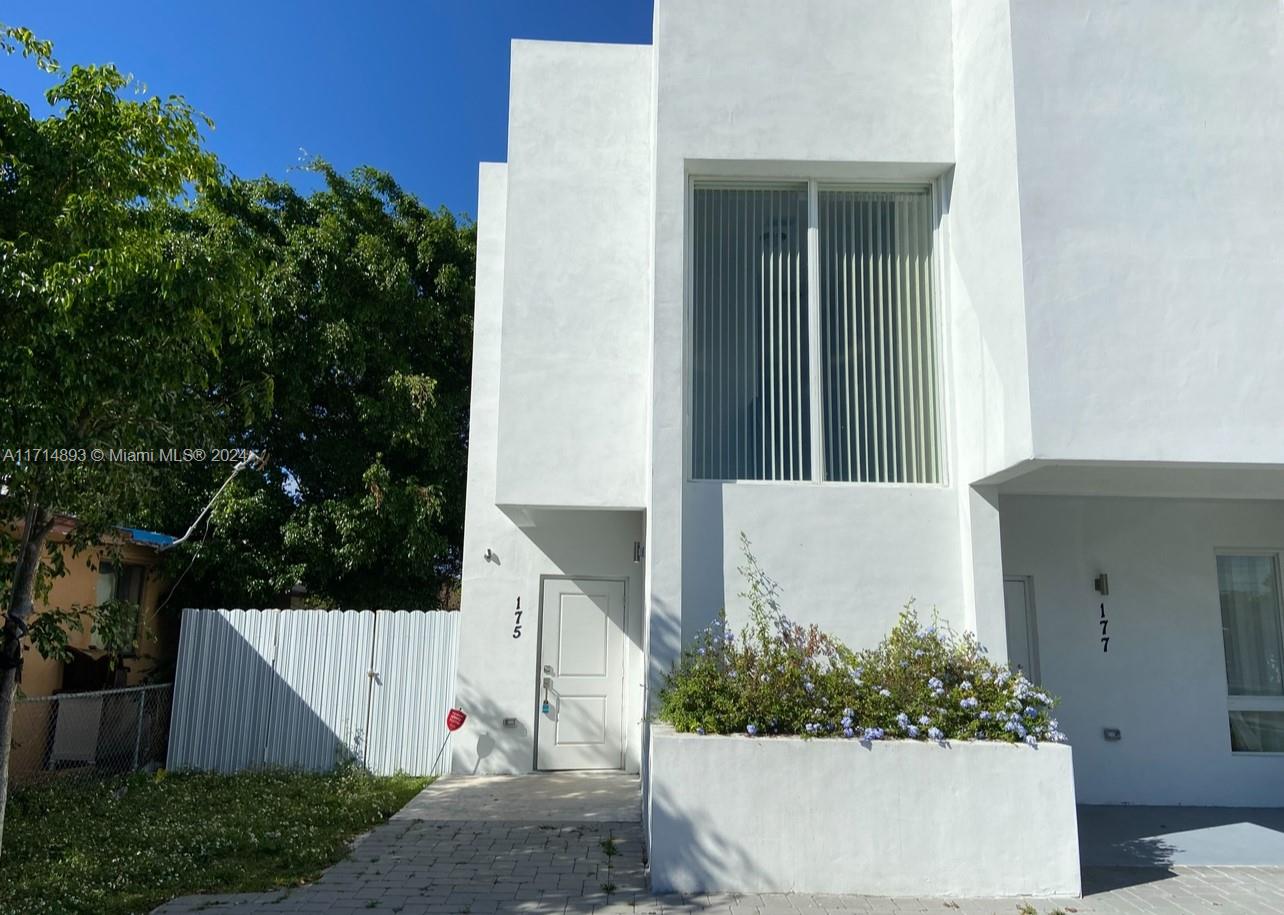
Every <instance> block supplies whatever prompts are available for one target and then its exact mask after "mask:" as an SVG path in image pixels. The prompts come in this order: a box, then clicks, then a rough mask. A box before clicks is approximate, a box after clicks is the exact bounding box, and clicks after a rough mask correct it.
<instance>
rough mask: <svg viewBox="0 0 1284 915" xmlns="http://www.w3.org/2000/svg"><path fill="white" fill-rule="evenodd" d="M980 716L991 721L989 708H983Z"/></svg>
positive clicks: (983, 719)
mask: <svg viewBox="0 0 1284 915" xmlns="http://www.w3.org/2000/svg"><path fill="white" fill-rule="evenodd" d="M978 717H979V718H980V719H981V720H982V721H989V720H990V711H989V709H981V714H980V715H979V716H978Z"/></svg>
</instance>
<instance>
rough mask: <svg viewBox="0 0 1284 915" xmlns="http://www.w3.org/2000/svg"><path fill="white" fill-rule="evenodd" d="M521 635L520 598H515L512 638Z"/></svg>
mask: <svg viewBox="0 0 1284 915" xmlns="http://www.w3.org/2000/svg"><path fill="white" fill-rule="evenodd" d="M521 637H522V599H521V598H520V597H519V598H517V609H516V610H514V611H513V638H515V639H520V638H521Z"/></svg>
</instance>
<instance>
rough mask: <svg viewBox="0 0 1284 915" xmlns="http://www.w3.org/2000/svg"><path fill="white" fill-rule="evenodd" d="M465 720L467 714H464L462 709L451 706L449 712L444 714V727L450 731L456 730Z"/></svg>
mask: <svg viewBox="0 0 1284 915" xmlns="http://www.w3.org/2000/svg"><path fill="white" fill-rule="evenodd" d="M467 720H468V716H467V715H465V714H464V712H463V710H462V709H457V708H452V709H451V710H450V712H449V714H447V715H446V727H447V728H449V729H450V730H452V731H458V730H459V729H460V728H462V727H463V726H464V722H465V721H467Z"/></svg>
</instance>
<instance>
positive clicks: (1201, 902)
mask: <svg viewBox="0 0 1284 915" xmlns="http://www.w3.org/2000/svg"><path fill="white" fill-rule="evenodd" d="M639 798H640V786H639V782H638V779H637V778H635V777H632V776H627V775H623V774H620V773H555V774H541V775H529V776H512V777H489V778H487V777H476V776H473V777H458V778H447V779H443V780H441V781H439V782H437V783H435V784H433V785H431V786H429V787H428V788H427V789H425V790H424V791H423V792H422V793H421V794H419V795H418V796H417V797H416V798H414V799H413V800H412V801H411V802H410V803H409V804H407V805H406V807H405V808H403V809H402V810H401V811H400V812H398V813H397V814H395V815H394V816H393V817H392V819H390V820H389V821H388V822H387V823H385V824H383V825H382V826H380V827H378V828H376V829H375V830H373V831H371V832H370V833H368V834H367V835H365V836H363V837H362V838H361V839H359V840H358V841H357V842H356V843H354V846H353V850H352V853H351V854H350V855H349V856H348V857H347V858H346V859H345V860H344V861H342V862H340V863H339V864H336V865H335V866H334V867H332V868H330V869H329V870H327V871H326V872H325V874H324V875H323V876H322V877H321V879H320V880H318V881H317V882H316V883H314V884H311V885H309V886H305V887H299V888H297V889H292V890H286V891H274V892H268V893H245V894H237V895H230V896H187V897H183V898H181V899H176V900H174V901H172V902H170V903H167V904H166V905H163V906H161V907H160V908H158V909H156V910H155V913H154V915H178V913H191V912H214V913H218V912H233V913H237V915H250V913H254V915H266V913H287V912H291V913H293V912H315V913H332V915H351V913H369V912H371V911H374V912H399V913H403V915H492V913H531V915H547V913H568V915H570V913H573V915H597V913H601V915H679V913H680V915H696V913H699V915H706V913H707V915H822V913H830V912H833V913H888V915H892V913H904V912H938V913H951V912H956V913H968V915H980V913H1003V915H1013V913H1017V912H1023V913H1025V915H1029V913H1030V912H1032V911H1033V912H1036V913H1039V915H1049V913H1054V912H1058V911H1060V912H1062V913H1066V915H1072V913H1096V915H1123V913H1130V915H1136V913H1160V915H1169V913H1171V915H1205V913H1219V915H1230V913H1241V912H1243V913H1248V912H1252V913H1274V915H1284V866H1280V860H1279V859H1276V858H1275V857H1273V855H1274V854H1275V853H1276V852H1275V850H1276V849H1277V844H1276V843H1278V842H1279V841H1280V838H1281V836H1284V823H1282V822H1281V814H1280V812H1279V811H1226V810H1222V811H1213V810H1209V809H1206V808H1084V809H1083V810H1082V811H1081V812H1080V828H1081V831H1083V830H1084V828H1085V825H1086V827H1087V830H1086V835H1087V839H1086V841H1087V842H1088V844H1087V845H1086V846H1085V849H1084V858H1085V866H1084V869H1083V884H1084V897H1083V898H1081V899H1029V900H1024V899H1016V898H1008V899H939V898H896V899H889V898H880V897H872V896H822V895H813V894H801V893H800V894H791V895H736V894H720V895H695V896H653V895H651V894H650V893H649V891H648V890H647V887H646V872H645V849H644V847H643V841H642V838H643V837H642V829H641V811H640V802H639ZM800 815H805V812H802V811H800ZM1237 818H1238V819H1237ZM1245 842H1247V843H1248V844H1243V843H1245ZM1138 843H1140V844H1138ZM1236 848H1239V849H1240V850H1241V851H1244V852H1245V853H1247V850H1248V849H1250V848H1251V849H1256V852H1255V853H1256V854H1258V855H1259V857H1261V858H1262V859H1264V861H1265V863H1258V864H1252V865H1247V866H1234V867H1232V866H1221V865H1220V864H1219V863H1218V861H1219V859H1220V858H1225V857H1227V856H1233V855H1234V854H1236V852H1235V851H1234V850H1235V849H1236ZM608 849H612V850H613V852H614V853H608ZM1143 850H1148V851H1146V852H1145V853H1143ZM1102 862H1105V864H1104V865H1103V863H1102ZM1021 906H1029V907H1030V908H1025V909H1022V908H1021Z"/></svg>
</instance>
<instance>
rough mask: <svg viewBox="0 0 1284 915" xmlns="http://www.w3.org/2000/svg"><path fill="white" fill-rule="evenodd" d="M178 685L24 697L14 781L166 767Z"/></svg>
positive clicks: (16, 723) (12, 764) (12, 763)
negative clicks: (175, 687) (173, 706)
mask: <svg viewBox="0 0 1284 915" xmlns="http://www.w3.org/2000/svg"><path fill="white" fill-rule="evenodd" d="M173 698H174V685H173V684H172V683H164V684H161V685H158V686H133V687H127V688H125V689H108V690H103V691H101V692H93V693H62V694H60V695H57V696H42V697H39V698H33V699H19V700H18V702H17V703H16V706H15V708H14V720H13V748H12V752H11V754H10V757H9V781H10V783H11V784H12V785H14V786H15V787H20V786H23V785H31V784H35V783H37V782H42V781H48V780H50V779H55V778H75V777H78V776H90V775H92V776H100V775H116V774H120V773H123V772H132V771H135V770H137V769H146V768H149V767H156V766H161V765H163V764H164V762H165V750H166V746H167V745H168V743H169V716H170V708H171V706H172V704H173Z"/></svg>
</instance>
